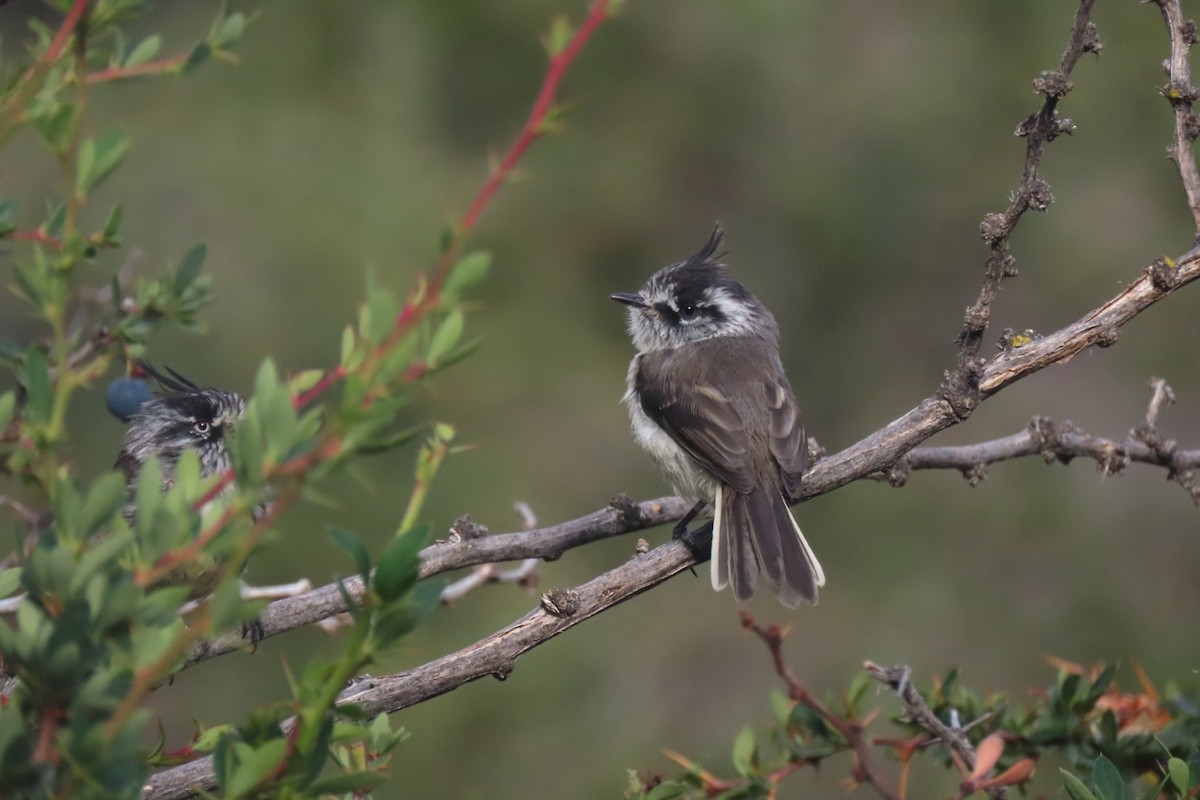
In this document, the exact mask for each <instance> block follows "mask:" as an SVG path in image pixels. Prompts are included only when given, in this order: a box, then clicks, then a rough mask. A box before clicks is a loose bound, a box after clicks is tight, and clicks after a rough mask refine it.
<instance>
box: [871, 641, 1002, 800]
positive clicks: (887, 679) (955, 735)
mask: <svg viewBox="0 0 1200 800" xmlns="http://www.w3.org/2000/svg"><path fill="white" fill-rule="evenodd" d="M863 669H865V670H866V671H867V674H868V675H870V676H871V677H872V678H874V679H875V680H877V681H879V682H880V683H883V684H885V685H886V686H887V687H888V688H890V689H891V690H892V691H894V692H895V693H896V696H897V697H899V698H900V700H901V701H903V703H904V706H905V712H904V716H905V718H906V719H907V720H908V721H909V722H912V723H915V724H916V725H919V726H920V727H922V728H924V729H925V730H927V731H928V732H929V733H931V734H933V736H935V737H936V738H937V739H939V740H941V741H942V742H943V743H945V744H946V746H947V747H949V748H950V749H951V750H953V751H954V752H955V753H957V754H958V757H959V758H961V759H962V761H963V763H964V764H966V765H967V769H968V770H970V769H973V768H974V767H975V748H974V747H973V746H972V745H971V742H970V740H968V739H967V737H966V735H965V733H964V730H963V729H962V728H952V727H950V726H949V725H947V724H946V723H944V722H942V721H941V720H940V719H939V718H938V715H937V714H935V713H933V709H932V708H930V707H929V704H928V703H926V702H925V698H924V697H921V693H920V692H918V691H917V689H916V687H915V686H913V684H912V680H911V677H912V669H911V668H909V667H908V666H906V665H904V664H896V665H894V666H891V667H881V666H880V665H878V664H876V663H874V662H871V661H868V662H866V663H865V664H863ZM988 795H989V796H990V797H992V798H995V799H996V800H1000V798H1005V797H1008V792H1007V791H1006V790H1005V789H1004V787H1002V786H1000V787H996V788H994V789H989V790H988Z"/></svg>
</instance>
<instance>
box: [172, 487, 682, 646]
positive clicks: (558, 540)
mask: <svg viewBox="0 0 1200 800" xmlns="http://www.w3.org/2000/svg"><path fill="white" fill-rule="evenodd" d="M691 505H692V504H691V502H690V501H687V500H684V499H682V498H678V497H662V498H659V499H658V500H649V501H647V502H644V503H640V504H638V503H634V502H633V501H632V500H630V499H629V498H628V497H627V496H625V495H618V496H616V497H614V498H613V500H612V502H611V503H610V504H609V505H608V506H607V507H606V508H602V509H600V510H599V511H594V512H592V513H591V514H587V515H585V516H582V517H579V518H578V519H574V520H570V521H569V522H563V523H560V524H558V525H551V526H549V527H546V528H541V529H539V530H531V531H522V532H519V533H502V534H496V535H495V536H482V535H480V530H481V529H480V528H479V526H474V527H471V526H468V525H463V524H461V523H462V520H461V519H460V522H459V523H456V525H455V529H454V534H453V535H452V537H451V540H449V541H445V542H437V543H435V544H432V545H430V546H429V547H426V548H425V549H424V550H422V551H421V578H430V577H432V576H434V575H440V574H441V573H443V572H449V571H451V570H455V569H461V568H463V567H471V566H475V565H477V564H494V563H497V562H502V561H517V560H522V559H529V558H537V559H545V560H550V561H552V560H554V559H557V558H559V557H560V556H561V555H562V554H563V553H564V552H566V551H567V550H570V549H572V548H575V547H580V546H582V545H585V544H589V543H591V542H595V541H598V540H600V539H606V538H609V537H612V536H619V535H621V534H623V533H628V532H630V531H637V530H644V529H646V528H653V527H656V526H658V525H662V524H663V523H666V522H673V521H674V520H677V519H679V518H680V517H682V516H683V515H684V513H685V512H686V511H687V510H688V509H689V508H690V507H691ZM464 534H465V535H464ZM340 585H341V586H344V587H345V589H346V592H347V593H348V594H349V596H350V597H351V598H353V599H357V598H359V597H361V596H362V590H363V585H362V578H361V577H359V576H357V575H356V576H354V577H351V578H347V579H346V580H344V581H341V583H340ZM643 588H648V587H643ZM344 611H346V601H345V598H344V597H343V595H342V592H341V589H340V588H339V583H330V584H326V585H325V586H320V587H318V588H316V589H314V590H312V591H311V592H307V593H305V594H302V595H298V596H296V597H288V598H285V599H283V600H277V601H275V602H274V603H271V604H270V605H268V606H267V608H266V609H265V610H264V611H263V614H262V616H261V617H260V618H259V623H260V626H259V627H256V629H255V635H256V637H257V638H259V639H260V640H261V639H265V638H267V637H270V636H274V635H276V634H279V633H283V632H285V631H290V630H293V629H295V628H300V627H303V626H304V625H311V624H313V623H315V622H319V621H320V620H323V619H325V618H327V617H331V616H334V615H335V614H340V613H342V612H344ZM245 646H246V642H245V640H244V639H243V638H242V637H241V635H239V634H238V633H228V634H225V635H223V636H220V637H217V638H215V639H206V640H204V641H201V642H198V643H197V644H196V646H195V647H194V648H193V649H192V652H191V653H190V654H189V655H188V658H187V660H186V661H185V662H184V664H183V667H181V669H187V668H188V667H191V666H193V665H195V664H198V663H200V662H201V661H207V660H208V659H210V658H214V657H215V656H219V655H224V654H225V653H230V652H233V651H234V650H241V649H244V648H245Z"/></svg>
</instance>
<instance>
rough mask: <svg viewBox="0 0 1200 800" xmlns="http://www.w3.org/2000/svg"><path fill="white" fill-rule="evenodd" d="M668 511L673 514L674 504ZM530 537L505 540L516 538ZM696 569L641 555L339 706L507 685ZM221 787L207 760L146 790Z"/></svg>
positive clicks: (190, 791) (680, 553)
mask: <svg viewBox="0 0 1200 800" xmlns="http://www.w3.org/2000/svg"><path fill="white" fill-rule="evenodd" d="M673 499H674V498H672V500H673ZM647 505H649V504H647ZM668 506H670V507H674V506H673V504H668ZM598 513H603V512H598ZM678 515H679V516H682V515H683V511H682V510H680V511H679V512H678ZM559 527H562V526H559ZM547 530H553V529H547ZM533 533H538V532H536V531H535V532H533ZM527 535H528V534H507V536H510V537H512V536H527ZM489 538H501V537H489ZM484 541H487V540H484ZM434 546H435V547H437V545H434ZM693 563H695V556H694V555H693V554H692V552H691V551H690V550H688V548H687V546H686V545H685V544H684V543H683V542H681V541H678V540H674V539H673V540H671V541H669V542H667V543H666V544H664V545H661V546H660V547H657V548H655V549H654V550H651V551H650V552H649V553H637V554H635V555H634V556H633V558H632V559H630V560H629V561H628V562H626V563H625V564H622V565H621V566H620V567H617V568H616V569H613V570H610V571H608V572H606V573H604V574H603V575H600V576H599V577H597V578H593V579H592V580H590V581H588V582H587V583H584V584H582V585H580V586H576V587H572V588H565V589H555V590H552V591H550V592H547V593H546V594H545V595H543V597H542V601H541V603H540V605H539V606H538V607H537V608H535V609H534V610H533V611H530V612H529V613H528V614H526V615H525V616H523V617H521V618H520V619H518V620H517V621H515V622H513V623H512V624H511V625H508V626H507V627H505V628H502V629H501V630H499V631H497V632H496V633H494V634H492V635H491V636H488V637H487V638H485V639H482V640H480V641H478V642H476V643H475V644H472V645H470V646H469V647H465V648H463V649H462V650H459V651H458V652H457V653H451V654H450V655H447V656H443V657H442V658H439V659H436V660H434V661H431V662H429V663H427V664H423V665H422V666H419V667H417V668H415V669H412V670H409V671H407V672H401V673H397V674H395V675H388V676H385V677H382V678H364V679H361V680H358V681H355V682H354V683H352V684H351V685H350V686H349V687H347V689H346V690H345V691H343V692H342V694H341V695H340V696H339V698H338V702H339V704H354V705H357V706H358V707H359V708H361V709H362V711H363V713H365V714H366V715H367V716H368V717H376V716H378V715H380V714H388V713H391V712H393V711H399V710H400V709H403V708H408V707H409V706H412V705H415V704H417V703H420V702H422V701H424V700H428V699H430V698H432V697H437V696H439V695H442V694H445V693H446V692H449V691H451V690H453V689H456V688H458V687H459V686H461V685H463V684H464V683H468V682H470V681H474V680H478V679H479V678H483V677H487V676H488V675H492V676H495V677H496V678H498V679H500V680H503V679H505V678H507V677H508V675H509V674H510V673H511V672H512V670H513V667H514V666H515V662H516V660H517V658H518V657H520V656H521V655H523V654H525V653H527V652H529V651H530V650H531V649H533V648H534V647H537V646H538V645H540V644H542V643H544V642H547V641H549V640H550V639H552V638H554V637H555V636H557V635H558V634H560V633H562V632H564V631H566V630H568V629H570V628H572V627H574V626H575V625H578V624H579V623H580V622H583V621H584V620H587V619H590V618H591V617H593V616H595V615H596V614H599V613H600V612H602V611H605V610H607V609H609V608H611V607H613V606H615V605H617V604H618V603H621V602H623V601H625V600H628V599H629V598H631V597H633V596H634V595H637V594H639V593H640V592H643V591H645V590H647V589H650V588H653V587H654V586H657V585H658V584H660V583H662V582H663V581H665V580H667V579H668V578H670V577H672V576H673V575H677V574H678V573H680V572H682V571H684V570H686V569H688V568H689V567H690V566H692V564H693ZM422 573H424V568H423V569H422ZM317 591H318V592H319V591H321V590H320V589H318V590H317ZM280 602H281V603H283V602H288V601H280ZM272 605H276V604H272ZM294 724H295V723H294V721H293V720H288V721H286V722H285V723H284V726H285V727H287V726H290V725H294ZM215 785H216V784H215V778H214V773H213V763H212V758H211V757H208V758H202V759H198V760H197V761H192V762H189V763H187V764H184V765H182V766H179V767H172V768H170V769H167V770H163V771H162V772H159V773H158V774H156V775H154V776H152V777H151V778H150V779H149V780H148V781H147V782H146V784H145V786H143V788H142V799H143V800H177V799H178V798H185V797H194V796H196V795H197V794H199V793H200V792H201V791H205V790H209V789H212V788H213V787H214V786H215Z"/></svg>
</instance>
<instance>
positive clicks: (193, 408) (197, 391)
mask: <svg viewBox="0 0 1200 800" xmlns="http://www.w3.org/2000/svg"><path fill="white" fill-rule="evenodd" d="M135 364H136V365H137V367H138V369H139V370H140V371H141V372H144V373H145V374H146V376H148V377H150V378H153V379H154V380H155V381H156V382H157V383H158V384H159V386H160V387H162V389H164V390H165V391H164V392H163V393H161V394H159V395H158V396H155V397H151V398H150V399H149V400H145V401H144V402H142V403H141V404H140V405H139V406H137V407H136V409H133V410H131V413H130V414H129V429H128V430H127V431H126V432H125V444H124V446H123V447H122V448H121V453H120V455H118V456H117V463H116V464H115V466H114V468H115V469H119V470H121V472H123V473H124V474H125V486H126V491H127V494H128V498H129V499H128V501H127V502H126V504H125V511H124V513H125V519H126V521H127V522H129V523H130V525H132V524H133V523H134V520H135V519H136V517H137V505H136V504H135V502H134V497H135V493H136V491H137V484H138V478H139V476H140V475H141V471H142V466H143V465H145V463H146V462H147V461H149V460H150V459H151V458H152V457H157V459H158V463H159V468H160V470H161V471H162V490H163V491H164V492H165V491H166V490H167V489H169V488H171V486H172V485H174V483H175V470H176V467H177V466H178V464H179V458H180V456H182V455H183V453H184V451H185V450H194V451H195V452H196V455H197V456H198V457H199V459H200V474H201V476H202V477H205V478H207V477H211V476H213V475H220V474H223V473H224V472H225V471H226V470H228V469H229V467H230V460H229V451H228V450H227V449H226V446H225V433H226V431H227V430H228V429H229V428H230V427H231V426H232V425H235V424H236V423H237V420H238V419H239V418H240V417H241V415H242V413H243V412H245V410H246V404H245V401H243V400H242V398H241V396H239V395H238V394H236V393H234V392H227V391H224V390H221V389H202V388H200V387H199V386H197V385H196V384H195V383H193V382H192V381H190V380H188V379H187V378H185V377H183V376H182V375H180V374H179V373H178V372H176V371H175V370H173V369H171V368H170V367H167V368H166V370H167V372H169V373H170V374H169V375H164V374H163V373H161V372H159V371H158V370H157V369H155V368H154V367H153V366H151V365H150V364H149V363H147V362H145V361H140V360H139V361H136V362H135ZM130 394H136V393H132V392H131V393H130ZM109 405H110V408H111V407H112V405H113V403H112V401H111V400H110V401H109ZM264 513H265V508H263V507H260V508H258V509H256V510H255V518H256V519H257V518H259V517H260V516H261V515H262V514H264ZM219 576H220V564H219V563H218V562H216V561H213V560H203V559H202V560H201V561H200V562H199V563H196V564H191V565H189V566H186V567H181V568H179V569H178V570H176V571H175V572H174V573H172V574H171V575H169V576H167V578H166V579H165V580H164V581H163V582H164V583H167V584H174V585H182V584H187V585H188V586H189V587H190V589H191V595H192V597H193V598H198V597H202V596H203V595H205V594H208V593H209V592H210V591H212V589H213V588H214V586H215V582H216V580H217V579H218V578H219Z"/></svg>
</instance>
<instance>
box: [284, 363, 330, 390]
mask: <svg viewBox="0 0 1200 800" xmlns="http://www.w3.org/2000/svg"><path fill="white" fill-rule="evenodd" d="M324 377H325V373H324V372H322V371H321V370H319V369H306V370H304V371H303V372H298V373H296V374H295V375H293V376H292V377H291V378H290V379H289V380H288V391H289V392H291V393H292V394H294V395H297V394H304V393H305V392H307V391H308V390H309V389H311V388H313V387H314V386H316V385H317V383H319V382H320V380H321V379H322V378H324Z"/></svg>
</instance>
